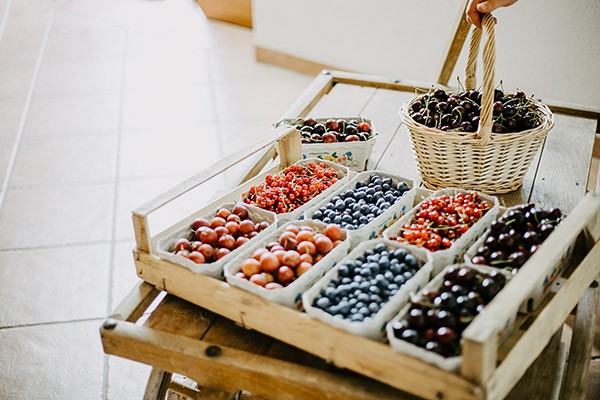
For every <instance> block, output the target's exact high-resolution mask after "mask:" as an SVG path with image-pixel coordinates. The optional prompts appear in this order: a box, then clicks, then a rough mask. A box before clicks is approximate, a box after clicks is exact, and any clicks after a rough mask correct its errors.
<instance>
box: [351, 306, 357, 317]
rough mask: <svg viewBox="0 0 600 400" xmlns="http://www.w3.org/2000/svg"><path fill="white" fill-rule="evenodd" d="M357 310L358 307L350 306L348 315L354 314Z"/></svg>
mask: <svg viewBox="0 0 600 400" xmlns="http://www.w3.org/2000/svg"><path fill="white" fill-rule="evenodd" d="M357 312H358V308H356V306H354V307H352V308H351V309H350V316H352V315H355V314H356V313H357Z"/></svg>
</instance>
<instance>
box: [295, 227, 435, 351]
mask: <svg viewBox="0 0 600 400" xmlns="http://www.w3.org/2000/svg"><path fill="white" fill-rule="evenodd" d="M430 275H431V264H430V263H429V255H428V254H427V252H426V251H424V250H422V249H407V247H406V246H405V245H403V244H400V243H396V242H392V241H389V240H385V239H374V240H368V241H366V242H363V243H361V244H360V245H359V246H357V247H356V248H355V249H354V250H352V252H351V253H350V254H348V256H347V257H344V259H343V260H341V261H340V262H338V263H337V265H336V266H335V267H334V268H333V269H331V271H329V272H328V273H327V274H326V275H325V276H324V277H323V278H322V279H321V280H319V281H318V282H317V283H316V284H315V285H314V286H313V287H312V288H310V289H309V290H307V291H306V292H305V293H304V294H303V296H302V303H303V306H304V309H305V311H306V313H307V314H308V315H310V316H311V317H314V318H316V319H319V320H321V321H323V322H326V323H328V324H331V325H332V326H335V327H337V328H341V329H344V330H346V331H349V332H351V333H354V334H356V335H360V336H365V337H368V338H371V339H375V340H381V339H382V338H383V336H384V333H385V331H384V327H385V324H386V323H387V322H388V321H389V320H390V319H391V318H392V317H393V316H394V315H395V314H396V313H397V312H398V311H399V310H400V308H401V307H402V306H403V305H404V303H405V302H406V301H407V300H408V298H409V295H410V293H411V292H415V291H417V290H419V289H420V288H421V287H423V286H424V285H425V284H426V283H427V282H428V281H429V279H430Z"/></svg>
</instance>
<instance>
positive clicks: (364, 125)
mask: <svg viewBox="0 0 600 400" xmlns="http://www.w3.org/2000/svg"><path fill="white" fill-rule="evenodd" d="M358 130H359V131H361V132H369V131H370V130H371V125H369V124H368V123H367V122H363V123H362V124H360V125H358Z"/></svg>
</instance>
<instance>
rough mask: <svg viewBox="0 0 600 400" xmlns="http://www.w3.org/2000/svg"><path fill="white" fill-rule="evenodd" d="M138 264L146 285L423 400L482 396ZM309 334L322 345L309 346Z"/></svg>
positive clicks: (141, 256)
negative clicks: (161, 289) (307, 334)
mask: <svg viewBox="0 0 600 400" xmlns="http://www.w3.org/2000/svg"><path fill="white" fill-rule="evenodd" d="M136 259H137V261H136V266H137V268H138V275H139V276H140V277H143V279H144V280H146V281H149V282H153V283H155V284H156V283H158V284H163V285H165V287H167V288H169V289H168V290H169V292H170V293H172V294H174V295H176V296H179V297H182V298H185V299H188V300H189V301H191V302H193V303H195V304H198V305H200V306H202V307H204V308H207V309H209V310H211V311H214V312H216V313H217V314H220V315H223V316H224V317H226V318H229V319H231V320H233V321H235V322H237V323H241V324H244V325H245V326H247V327H252V328H253V329H256V330H258V331H260V332H262V333H265V334H267V335H269V336H272V337H275V338H277V339H279V340H282V341H284V342H286V343H289V344H292V345H294V346H297V347H301V348H302V349H303V350H305V351H308V352H310V353H313V354H315V355H318V356H319V357H322V358H325V359H326V360H328V361H330V362H333V363H334V364H335V365H336V366H338V367H342V368H348V369H351V370H354V371H356V372H360V373H361V374H363V375H366V376H368V377H371V378H373V379H376V380H379V381H381V382H384V383H386V384H388V385H390V386H393V387H396V388H398V389H400V390H403V391H406V392H409V393H415V394H419V395H420V396H422V397H424V398H430V399H436V398H438V395H442V396H444V398H445V399H470V398H476V397H477V396H478V392H477V389H476V388H475V387H474V385H473V384H471V383H470V382H468V381H466V380H465V379H462V378H461V377H459V376H456V375H454V374H451V373H448V372H445V371H441V370H439V369H438V368H436V367H434V366H432V365H430V364H427V363H425V362H423V361H421V360H418V359H415V358H412V357H407V356H405V355H401V354H399V353H396V352H394V351H390V348H389V347H388V346H387V345H384V344H382V343H378V342H375V341H372V340H368V339H365V338H362V337H358V336H356V335H353V334H351V333H348V332H346V331H342V330H338V329H335V328H331V327H330V326H329V325H327V324H324V323H322V322H320V321H317V320H314V319H311V318H309V317H308V316H307V315H306V314H304V313H300V312H298V311H295V310H292V309H290V308H287V307H284V306H281V305H278V304H274V303H272V302H270V301H268V300H266V299H263V298H261V297H258V296H256V295H253V294H252V293H249V292H246V291H244V290H241V289H238V288H235V287H230V286H229V285H228V284H226V283H223V282H220V281H217V280H215V279H213V278H210V277H207V276H203V275H198V274H194V273H192V272H191V271H190V270H188V269H187V268H184V267H181V266H179V265H176V264H173V263H168V262H166V261H164V260H162V261H159V260H158V259H157V258H155V257H153V256H150V255H148V254H145V253H142V252H138V253H137V254H136ZM165 268H166V269H168V271H169V272H168V274H166V273H165ZM266 316H268V317H266ZM306 332H310V333H311V335H312V336H313V337H314V338H318V340H316V339H315V340H307V336H306ZM342 344H343V345H342ZM365 354H369V358H368V361H367V360H365V358H364V355H365ZM374 360H376V362H374Z"/></svg>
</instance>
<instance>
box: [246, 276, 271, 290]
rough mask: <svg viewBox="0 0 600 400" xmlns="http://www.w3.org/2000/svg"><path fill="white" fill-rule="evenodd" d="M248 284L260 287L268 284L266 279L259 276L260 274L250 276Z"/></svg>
mask: <svg viewBox="0 0 600 400" xmlns="http://www.w3.org/2000/svg"><path fill="white" fill-rule="evenodd" d="M250 282H252V283H254V284H255V285H258V286H262V287H264V286H265V285H266V284H267V283H268V282H267V278H265V276H264V275H261V274H254V275H252V276H251V277H250Z"/></svg>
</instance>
